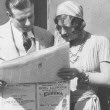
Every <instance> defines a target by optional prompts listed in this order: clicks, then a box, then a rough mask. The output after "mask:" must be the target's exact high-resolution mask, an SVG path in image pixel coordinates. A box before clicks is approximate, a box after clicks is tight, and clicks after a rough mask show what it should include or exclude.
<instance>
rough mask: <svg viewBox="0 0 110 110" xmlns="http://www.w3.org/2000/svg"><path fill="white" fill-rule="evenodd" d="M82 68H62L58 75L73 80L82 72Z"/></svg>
mask: <svg viewBox="0 0 110 110" xmlns="http://www.w3.org/2000/svg"><path fill="white" fill-rule="evenodd" d="M81 72H82V71H81V70H79V69H77V68H61V69H60V70H59V71H58V73H57V75H58V76H59V77H60V78H62V79H64V80H71V79H73V78H75V77H78V76H79V74H81Z"/></svg>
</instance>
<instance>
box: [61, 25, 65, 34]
mask: <svg viewBox="0 0 110 110" xmlns="http://www.w3.org/2000/svg"><path fill="white" fill-rule="evenodd" d="M61 34H62V35H64V34H66V30H65V29H64V28H63V27H62V28H61Z"/></svg>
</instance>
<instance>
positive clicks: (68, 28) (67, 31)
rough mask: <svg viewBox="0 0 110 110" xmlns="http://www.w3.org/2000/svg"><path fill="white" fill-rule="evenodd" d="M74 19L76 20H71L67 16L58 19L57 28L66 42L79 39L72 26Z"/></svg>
mask: <svg viewBox="0 0 110 110" xmlns="http://www.w3.org/2000/svg"><path fill="white" fill-rule="evenodd" d="M72 19H74V18H71V17H70V16H67V15H61V16H59V17H58V18H57V24H56V28H57V30H58V31H59V33H60V34H61V36H62V38H63V39H65V40H66V41H71V40H74V39H76V38H78V35H77V33H76V32H75V28H74V25H71V21H72Z"/></svg>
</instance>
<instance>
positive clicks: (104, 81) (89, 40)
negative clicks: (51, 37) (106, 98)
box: [55, 0, 110, 110]
mask: <svg viewBox="0 0 110 110" xmlns="http://www.w3.org/2000/svg"><path fill="white" fill-rule="evenodd" d="M55 24H56V30H55V45H59V44H61V43H63V42H69V43H70V68H62V69H60V70H59V72H58V76H59V77H61V78H62V79H64V80H70V90H71V97H70V99H71V100H70V110H100V103H99V98H98V96H97V94H96V93H97V89H98V87H100V86H101V87H110V42H109V40H108V39H107V38H106V37H104V36H97V35H93V34H91V33H89V32H86V31H85V30H84V27H85V25H86V24H85V21H84V18H83V8H82V6H81V5H79V4H78V3H77V2H74V1H73V0H68V1H64V2H62V3H61V4H59V5H58V7H57V11H56V17H55Z"/></svg>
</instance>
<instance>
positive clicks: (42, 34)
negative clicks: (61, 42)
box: [0, 21, 54, 63]
mask: <svg viewBox="0 0 110 110" xmlns="http://www.w3.org/2000/svg"><path fill="white" fill-rule="evenodd" d="M33 31H34V35H35V41H36V49H38V48H39V49H44V48H48V47H50V46H53V43H54V37H53V35H52V34H51V33H50V32H48V31H46V30H45V29H42V28H40V27H38V26H34V28H33ZM17 57H19V54H18V51H17V48H16V46H15V43H14V41H13V34H12V28H11V25H10V21H8V22H7V23H6V24H4V25H1V26H0V63H1V62H3V61H8V60H11V59H14V58H17Z"/></svg>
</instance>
